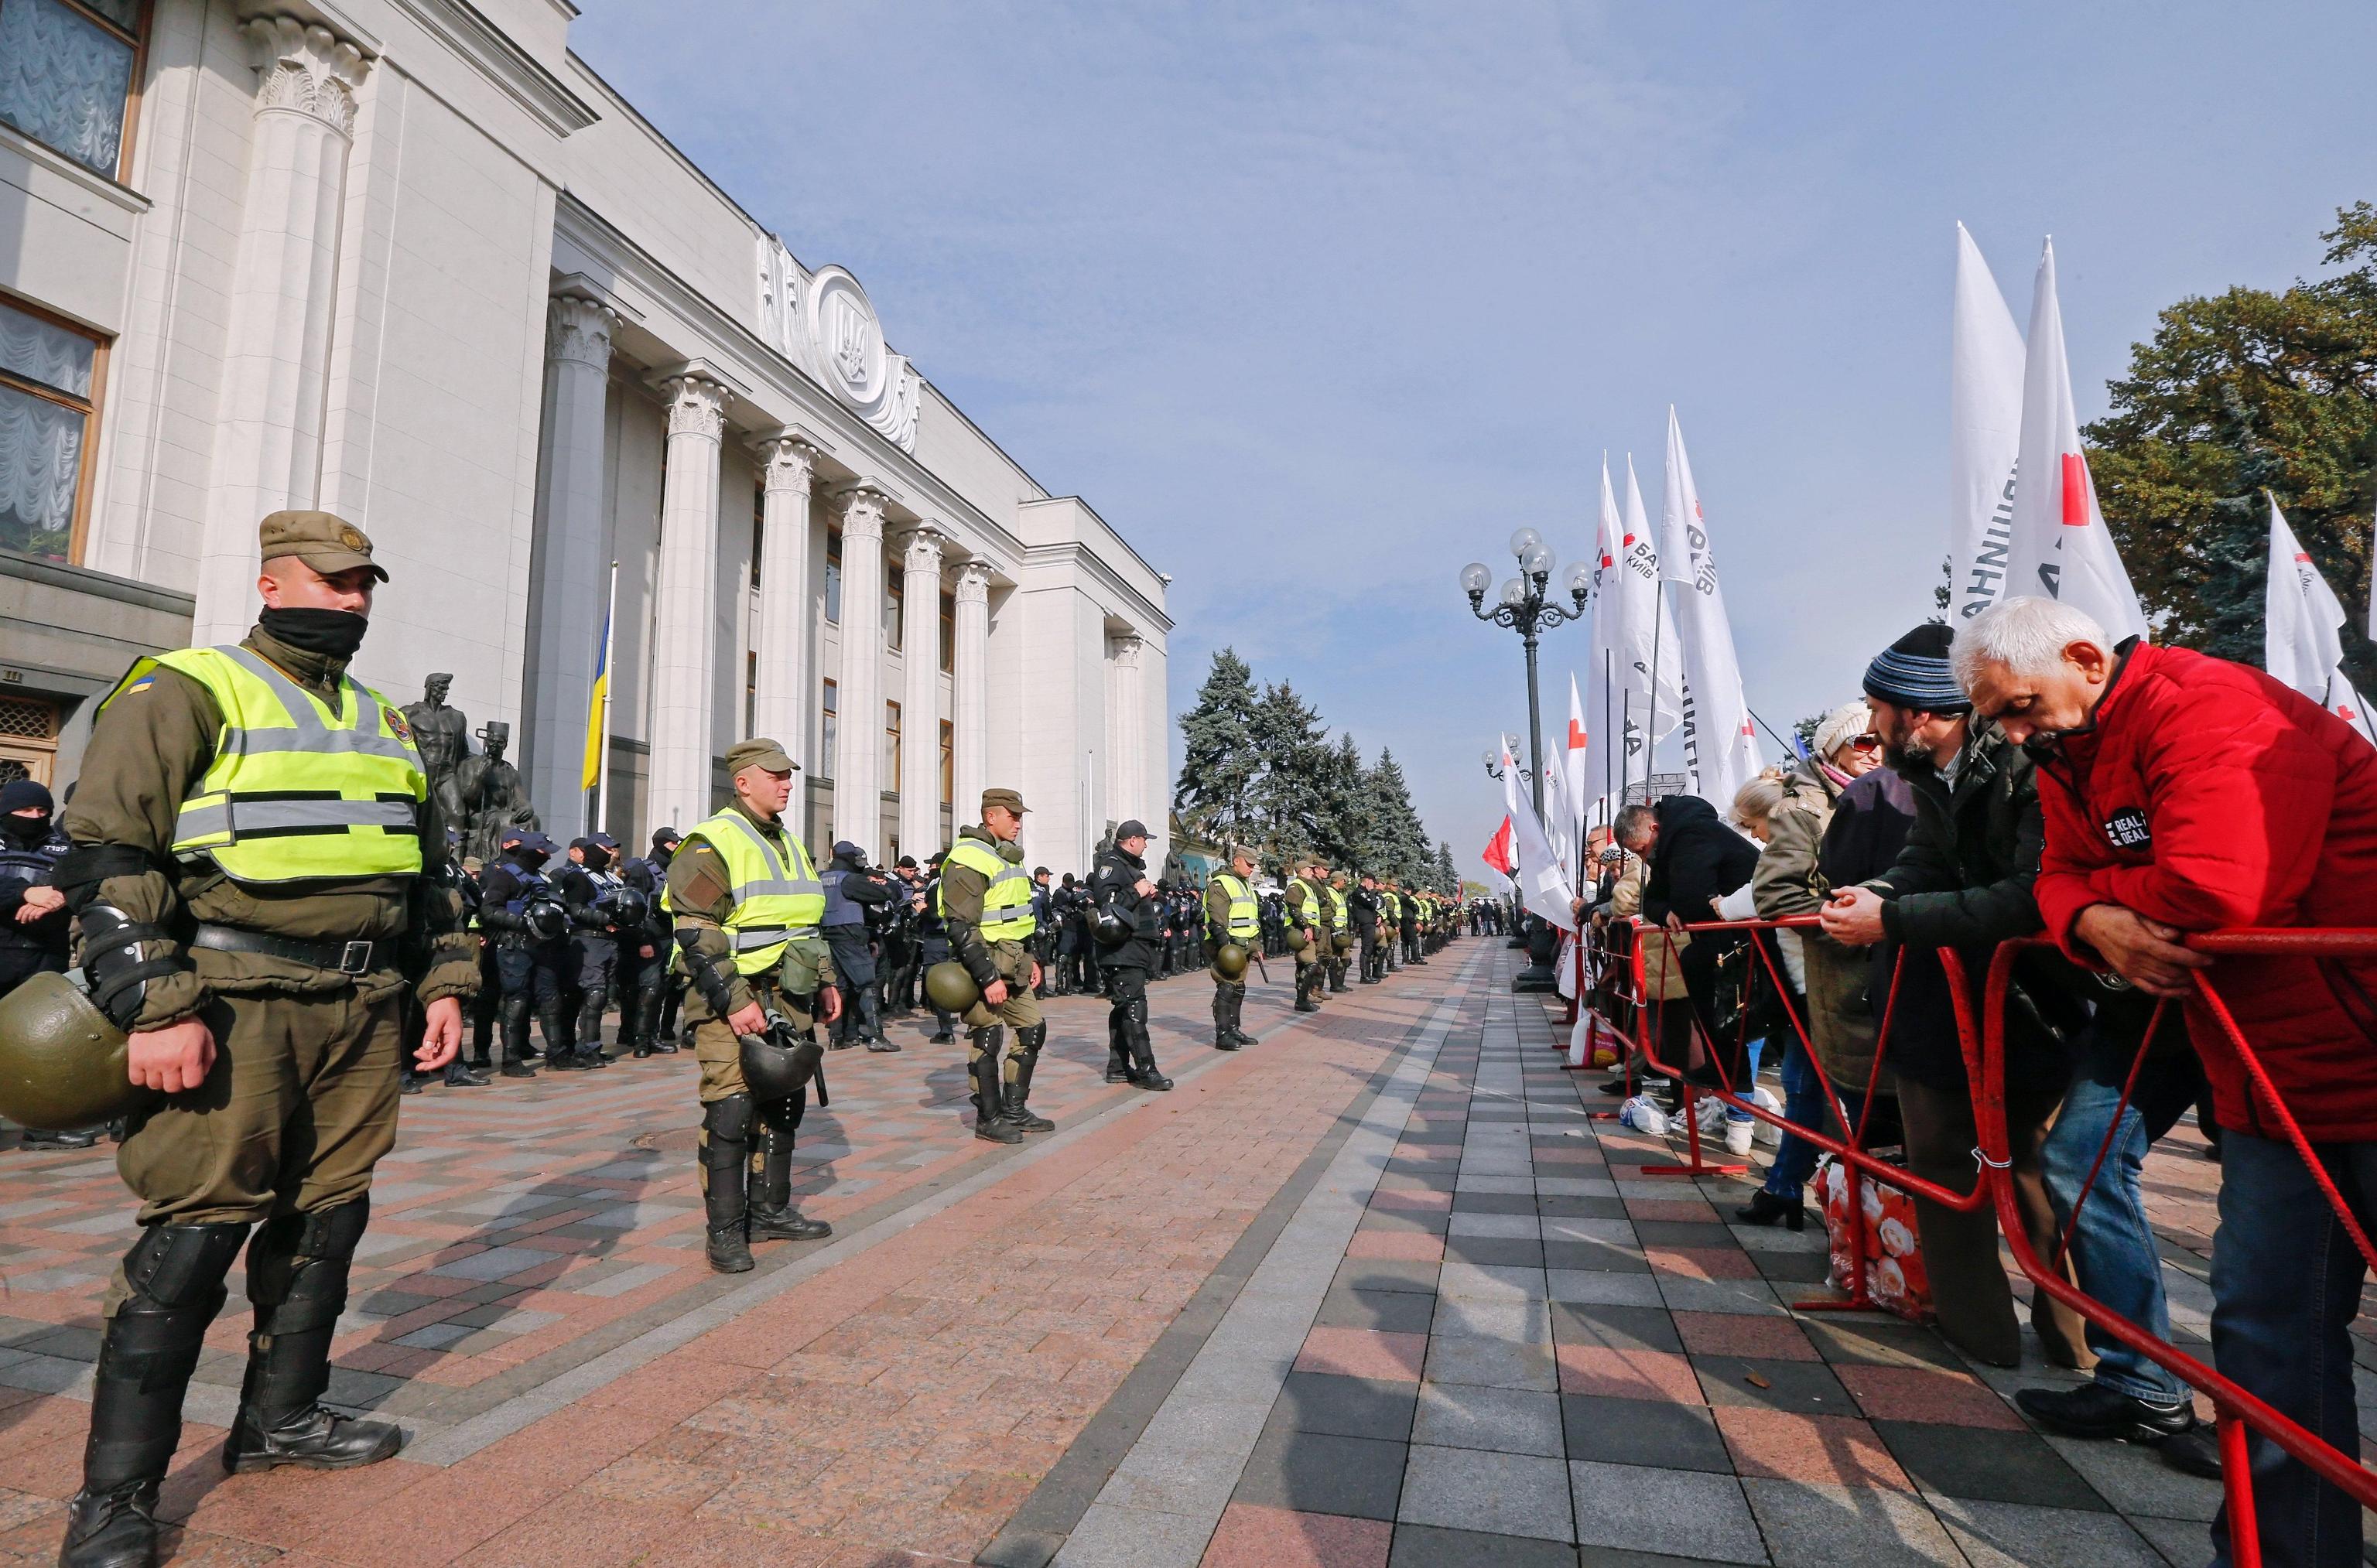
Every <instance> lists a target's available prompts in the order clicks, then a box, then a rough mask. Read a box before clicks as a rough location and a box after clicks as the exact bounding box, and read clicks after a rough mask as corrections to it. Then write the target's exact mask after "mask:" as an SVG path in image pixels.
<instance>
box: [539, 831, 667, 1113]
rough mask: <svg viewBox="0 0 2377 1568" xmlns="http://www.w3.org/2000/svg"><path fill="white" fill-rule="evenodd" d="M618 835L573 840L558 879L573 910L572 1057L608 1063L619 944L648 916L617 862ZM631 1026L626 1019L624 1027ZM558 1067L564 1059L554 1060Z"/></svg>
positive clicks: (592, 1063)
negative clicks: (606, 1016) (606, 1035)
mask: <svg viewBox="0 0 2377 1568" xmlns="http://www.w3.org/2000/svg"><path fill="white" fill-rule="evenodd" d="M618 849H619V841H618V840H617V839H615V838H614V837H611V836H610V835H609V834H607V833H590V834H588V835H587V836H586V837H583V838H573V839H571V840H570V843H569V862H570V863H569V864H568V865H567V867H566V868H564V869H563V871H562V873H561V879H560V887H561V902H562V907H563V908H564V909H567V911H568V913H569V937H568V942H569V959H570V962H571V963H572V965H573V966H574V967H575V968H576V970H577V975H576V979H577V982H578V988H577V997H578V1020H577V1024H576V1027H575V1028H573V1029H572V1031H571V1037H572V1041H573V1044H574V1047H575V1049H574V1050H573V1051H572V1052H571V1056H572V1059H573V1061H574V1062H575V1063H577V1064H579V1065H580V1066H585V1067H608V1066H609V1065H610V1064H611V1059H610V1058H609V1057H608V1056H605V1055H604V1054H603V1012H604V1011H605V1010H606V1009H607V1008H608V1007H609V1006H610V1004H611V988H612V986H613V984H614V983H615V981H616V980H617V979H618V974H619V946H620V944H621V943H622V942H623V941H624V940H626V939H627V938H628V937H630V936H635V935H639V933H640V928H641V927H642V925H643V922H644V913H645V911H644V900H643V895H642V894H640V893H639V892H637V891H636V890H635V889H634V888H632V887H630V886H628V885H627V882H626V881H625V880H624V879H623V878H622V877H621V876H620V875H619V873H618V872H617V871H616V870H615V869H614V868H613V863H612V858H613V856H615V854H617V852H618ZM626 1032H627V1029H626V1025H625V1020H624V1018H623V1019H622V1023H621V1028H620V1033H621V1034H623V1035H624V1034H625V1033H626ZM553 1065H554V1067H555V1069H556V1070H558V1069H559V1068H560V1067H561V1066H562V1063H559V1062H555V1063H553Z"/></svg>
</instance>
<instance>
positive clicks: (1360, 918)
mask: <svg viewBox="0 0 2377 1568" xmlns="http://www.w3.org/2000/svg"><path fill="white" fill-rule="evenodd" d="M1345 902H1346V903H1347V905H1348V906H1350V907H1351V908H1352V909H1353V911H1354V937H1355V940H1356V942H1358V943H1359V944H1361V958H1362V983H1363V984H1364V985H1376V984H1378V983H1379V982H1380V980H1383V979H1385V978H1386V958H1385V956H1383V955H1382V954H1380V951H1379V916H1380V912H1381V911H1382V910H1383V909H1385V907H1386V906H1385V905H1384V903H1382V902H1381V901H1380V897H1379V884H1378V879H1377V878H1375V877H1373V876H1371V875H1369V874H1368V873H1364V874H1363V877H1362V880H1361V881H1359V882H1357V883H1356V884H1355V885H1354V887H1353V890H1352V891H1351V892H1349V893H1347V894H1346V896H1345Z"/></svg>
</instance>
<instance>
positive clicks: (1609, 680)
mask: <svg viewBox="0 0 2377 1568" xmlns="http://www.w3.org/2000/svg"><path fill="white" fill-rule="evenodd" d="M1617 662H1618V652H1617V650H1616V649H1615V648H1608V647H1605V648H1603V649H1602V650H1601V729H1602V733H1603V734H1604V735H1607V733H1608V732H1609V721H1610V720H1611V719H1614V718H1616V717H1617V716H1616V715H1615V714H1613V713H1611V712H1610V711H1609V707H1610V703H1609V698H1610V695H1611V692H1612V690H1613V689H1614V688H1615V687H1616V685H1617V678H1616V671H1617ZM1625 748H1626V731H1623V730H1620V731H1619V732H1618V739H1617V742H1615V743H1614V744H1612V743H1611V742H1607V741H1604V742H1603V743H1602V748H1601V751H1602V763H1601V825H1602V826H1604V827H1610V826H1615V825H1616V823H1617V821H1618V806H1619V801H1618V798H1617V795H1616V793H1615V787H1614V786H1613V785H1612V784H1611V783H1610V777H1611V774H1610V768H1611V766H1612V765H1613V764H1615V763H1616V762H1617V760H1618V754H1619V752H1621V751H1623V750H1625Z"/></svg>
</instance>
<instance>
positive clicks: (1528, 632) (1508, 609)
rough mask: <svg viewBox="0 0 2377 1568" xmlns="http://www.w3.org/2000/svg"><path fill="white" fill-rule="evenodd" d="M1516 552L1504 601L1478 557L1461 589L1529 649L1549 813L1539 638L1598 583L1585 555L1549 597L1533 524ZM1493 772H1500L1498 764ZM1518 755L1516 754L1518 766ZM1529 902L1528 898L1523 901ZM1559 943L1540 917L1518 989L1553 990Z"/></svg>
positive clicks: (1472, 605) (1481, 615)
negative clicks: (1555, 597) (1559, 595)
mask: <svg viewBox="0 0 2377 1568" xmlns="http://www.w3.org/2000/svg"><path fill="white" fill-rule="evenodd" d="M1511 554H1512V555H1514V556H1516V557H1517V558H1518V562H1519V575H1518V576H1515V577H1512V578H1511V579H1510V581H1508V582H1506V583H1504V584H1503V585H1502V594H1501V602H1500V603H1499V604H1497V605H1496V606H1495V607H1494V608H1493V609H1491V610H1488V609H1487V608H1486V590H1487V588H1491V587H1492V586H1493V583H1494V574H1493V573H1492V572H1489V571H1487V569H1486V564H1485V563H1484V562H1482V561H1472V562H1471V563H1470V564H1468V565H1466V566H1463V567H1462V568H1461V591H1462V592H1463V593H1465V594H1467V595H1468V596H1469V611H1470V613H1471V614H1473V615H1475V616H1476V617H1477V618H1478V619H1479V620H1480V621H1491V622H1493V623H1494V624H1497V625H1500V626H1508V627H1510V628H1511V630H1512V631H1514V632H1516V633H1518V634H1519V640H1520V642H1521V643H1523V645H1524V646H1525V647H1526V650H1527V748H1528V754H1529V757H1530V760H1532V761H1533V762H1534V764H1535V766H1533V767H1531V768H1523V769H1521V770H1520V771H1521V774H1522V776H1523V778H1525V779H1526V780H1527V790H1528V793H1529V795H1530V797H1531V798H1532V799H1533V800H1534V802H1535V820H1536V821H1537V822H1538V823H1540V822H1542V821H1543V819H1544V712H1543V700H1542V698H1541V696H1540V695H1538V694H1537V689H1536V679H1535V641H1536V638H1537V637H1538V636H1541V635H1542V634H1543V633H1545V632H1547V631H1549V630H1551V629H1552V628H1553V627H1554V626H1558V625H1561V624H1566V623H1567V622H1570V621H1576V620H1582V619H1583V616H1584V600H1585V596H1586V594H1587V593H1589V592H1590V591H1591V590H1592V588H1593V566H1592V564H1591V563H1590V562H1585V561H1579V562H1577V563H1575V564H1572V565H1571V566H1570V567H1569V569H1568V576H1567V578H1566V583H1567V587H1568V591H1569V597H1570V599H1571V600H1573V607H1572V608H1571V606H1570V605H1562V604H1553V603H1550V602H1547V600H1545V598H1544V589H1545V588H1546V586H1547V584H1549V582H1550V581H1551V575H1552V567H1553V565H1554V564H1555V563H1554V561H1553V559H1552V552H1551V550H1550V547H1549V546H1547V545H1546V544H1545V543H1544V536H1543V535H1541V534H1539V533H1537V532H1536V531H1535V529H1520V530H1519V531H1518V532H1516V533H1514V534H1512V535H1511ZM1500 761H1501V758H1500V757H1499V756H1497V757H1495V758H1494V759H1493V763H1491V764H1489V765H1488V766H1487V771H1488V772H1498V771H1499V769H1498V768H1497V767H1496V766H1494V764H1499V762H1500ZM1515 763H1516V755H1515V754H1513V764H1514V766H1515ZM1521 907H1522V908H1523V907H1524V906H1523V904H1522V906H1521ZM1558 952H1559V942H1558V940H1557V938H1555V937H1554V936H1553V934H1552V928H1551V926H1550V925H1549V923H1548V922H1547V921H1543V920H1541V919H1540V918H1538V919H1537V920H1535V922H1534V923H1533V925H1532V926H1531V927H1530V928H1529V934H1528V944H1527V956H1528V959H1529V963H1528V965H1527V967H1526V968H1524V969H1522V970H1521V971H1519V973H1518V974H1517V975H1516V976H1514V977H1513V978H1512V979H1511V990H1513V991H1549V990H1551V989H1552V988H1553V986H1554V985H1555V984H1556V983H1557V982H1556V981H1555V980H1554V978H1553V975H1552V958H1553V956H1554V955H1555V954H1557V953H1558Z"/></svg>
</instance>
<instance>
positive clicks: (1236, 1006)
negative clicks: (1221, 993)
mask: <svg viewBox="0 0 2377 1568" xmlns="http://www.w3.org/2000/svg"><path fill="white" fill-rule="evenodd" d="M1246 1016H1247V988H1246V985H1245V983H1244V982H1243V981H1242V982H1240V983H1239V984H1236V985H1234V986H1232V987H1230V1038H1231V1039H1234V1040H1236V1041H1237V1042H1238V1043H1239V1044H1240V1045H1242V1046H1244V1045H1252V1044H1254V1042H1255V1037H1254V1036H1252V1035H1250V1034H1248V1033H1247V1031H1246V1028H1245V1023H1246Z"/></svg>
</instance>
